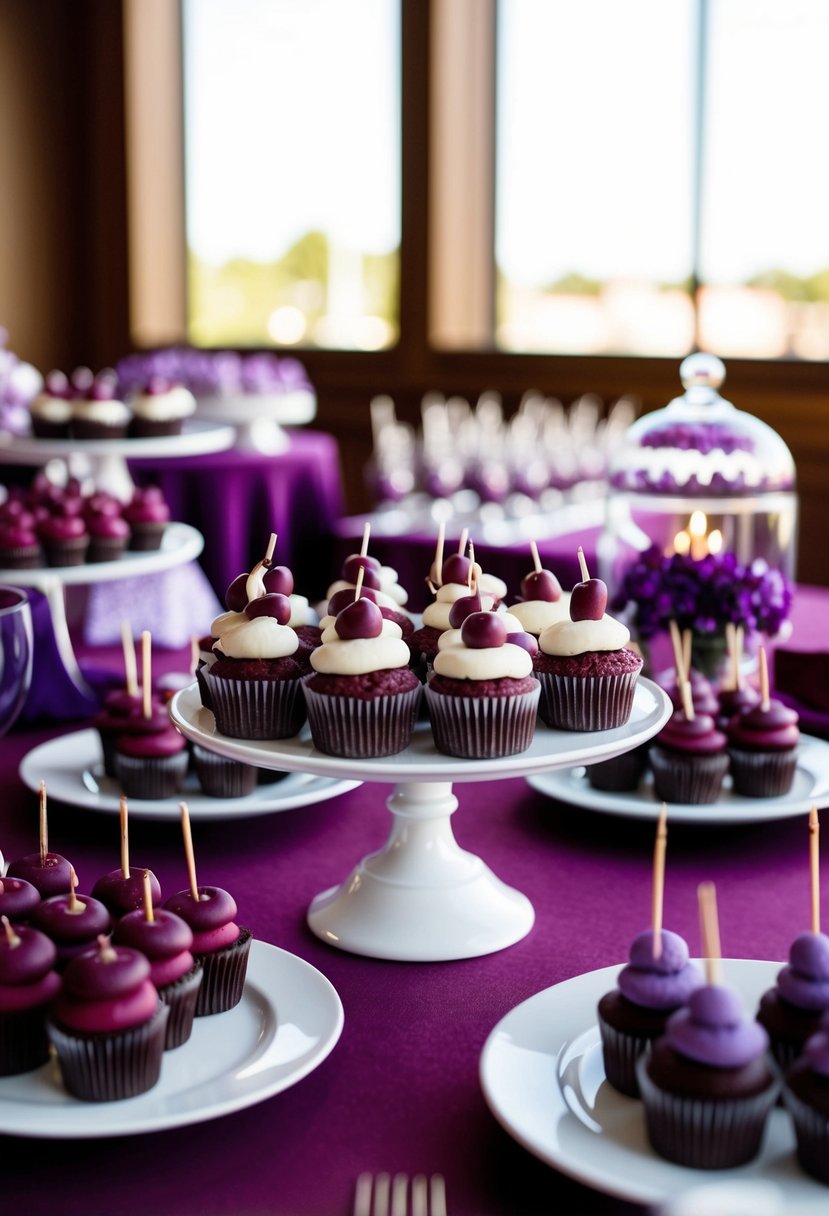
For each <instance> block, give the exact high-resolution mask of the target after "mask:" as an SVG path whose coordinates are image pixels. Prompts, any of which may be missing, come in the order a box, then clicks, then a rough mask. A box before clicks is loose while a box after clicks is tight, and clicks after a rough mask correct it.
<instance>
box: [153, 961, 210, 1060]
mask: <svg viewBox="0 0 829 1216" xmlns="http://www.w3.org/2000/svg"><path fill="white" fill-rule="evenodd" d="M202 975H203V971H202V965H201V963H196V964H195V965H194V966H193V967H192V968H191V969H190V970H189V971H188V972H187V974H186V975H183V976H182V977H181V979H179V980H176V981H175V983H174V984H165V986H164V987H163V988H159V990H158V995H159V996H160V997H161V999H162V1001H163V1002H164V1004H165V1005H166V1006H167V1008H168V1009H169V1010H170V1016H169V1017H168V1018H167V1032H166V1034H165V1036H164V1050H165V1051H172V1050H173V1048H174V1047H180V1046H181V1045H182V1043H186V1042H187V1040H188V1039H189V1038H190V1034H191V1032H192V1030H193V1019H194V1017H195V1016H196V1002H197V1000H198V997H199V989H200V988H201V983H202Z"/></svg>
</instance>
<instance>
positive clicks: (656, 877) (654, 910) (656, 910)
mask: <svg viewBox="0 0 829 1216" xmlns="http://www.w3.org/2000/svg"><path fill="white" fill-rule="evenodd" d="M667 846H668V808H667V806H666V805H665V803H664V802H663V803H662V810H661V811H660V812H659V820H658V822H657V824H656V843H655V845H654V849H653V903H652V906H651V920H652V924H653V957H654V958H659V957H660V956H661V954H662V906H663V903H664V897H665V850H666V848H667Z"/></svg>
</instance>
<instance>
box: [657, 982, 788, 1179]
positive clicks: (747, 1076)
mask: <svg viewBox="0 0 829 1216" xmlns="http://www.w3.org/2000/svg"><path fill="white" fill-rule="evenodd" d="M768 1045H769V1039H768V1035H767V1034H766V1032H765V1030H764V1029H763V1027H762V1026H760V1025H759V1023H758V1022H755V1021H752V1020H749V1019H748V1018H747V1017H746V1015H745V1012H744V1009H743V1004H742V1001H741V999H740V996H739V994H738V993H737V992H736V991H735V990H734V989H733V988H729V987H726V986H725V985H713V984H706V985H704V986H703V987H701V988H697V989H696V990H695V991H694V992H692V993H691V996H690V998H689V1000H688V1004H687V1005H686V1006H685V1007H684V1008H682V1009H680V1010H678V1011H677V1012H676V1013H674V1014H673V1015H672V1016H671V1017H670V1018H669V1019H668V1024H667V1026H666V1028H665V1034H664V1035H663V1036H662V1037H661V1038H659V1039H657V1040H656V1042H655V1043H654V1044H653V1046H652V1048H651V1050H650V1051H649V1052H648V1053H647V1055H644V1056H642V1057H641V1058H640V1060H639V1062H638V1064H637V1079H638V1081H639V1092H640V1095H641V1097H642V1101H643V1102H644V1104H645V1122H646V1127H647V1133H648V1140H649V1141H650V1144H651V1147H652V1148H653V1149H654V1151H655V1152H657V1153H658V1154H659V1155H660V1156H661V1157H665V1158H667V1160H668V1161H673V1162H674V1163H675V1164H677V1165H685V1166H690V1167H692V1168H694V1169H706V1170H715V1169H731V1168H733V1167H734V1166H738V1165H743V1164H745V1163H746V1162H748V1161H751V1160H753V1158H754V1157H756V1156H757V1154H758V1152H759V1151H760V1144H761V1142H762V1138H763V1132H764V1130H765V1126H766V1122H767V1120H768V1117H769V1114H770V1112H771V1109H772V1107H773V1106H774V1103H775V1101H776V1099H777V1095H778V1091H779V1088H780V1083H779V1080H778V1077H777V1075H776V1072H775V1071H774V1068H773V1066H772V1065H771V1063H770V1055H769V1052H768Z"/></svg>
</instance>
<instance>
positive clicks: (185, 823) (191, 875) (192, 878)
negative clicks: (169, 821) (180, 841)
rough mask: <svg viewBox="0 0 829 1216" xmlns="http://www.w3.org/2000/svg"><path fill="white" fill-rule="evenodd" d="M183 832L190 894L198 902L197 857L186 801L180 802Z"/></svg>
mask: <svg viewBox="0 0 829 1216" xmlns="http://www.w3.org/2000/svg"><path fill="white" fill-rule="evenodd" d="M179 808H180V810H181V832H182V836H183V837H184V859H185V861H186V863H187V877H188V880H189V882H190V894H191V895H192V897H193V899H194V900H195V901H196V903H198V902H199V898H200V896H199V884H198V880H197V879H196V859H195V857H194V855H193V834H192V832H191V831H190V808H189V807H188V805H187V803H186V802H180V803H179Z"/></svg>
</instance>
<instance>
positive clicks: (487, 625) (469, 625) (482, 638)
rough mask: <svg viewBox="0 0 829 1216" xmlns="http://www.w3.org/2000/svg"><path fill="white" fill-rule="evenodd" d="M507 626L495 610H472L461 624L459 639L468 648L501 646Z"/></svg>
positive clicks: (480, 648)
mask: <svg viewBox="0 0 829 1216" xmlns="http://www.w3.org/2000/svg"><path fill="white" fill-rule="evenodd" d="M506 640H507V627H506V625H505V624H504V622H503V621H502V620H501V618H500V617H499V616H498V614H497V613H496V612H473V613H472V615H471V616H468V617H467V618H466V620H465V621H464V623H463V624H462V625H461V641H462V642H463V644H464V646H468V647H469V649H470V650H489V649H491V648H492V647H494V646H503V644H504V642H506Z"/></svg>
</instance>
